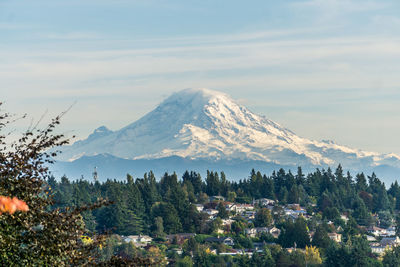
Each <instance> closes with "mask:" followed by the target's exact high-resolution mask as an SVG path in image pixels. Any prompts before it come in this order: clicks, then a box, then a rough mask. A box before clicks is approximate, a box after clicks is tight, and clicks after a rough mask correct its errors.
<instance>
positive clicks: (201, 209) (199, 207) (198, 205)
mask: <svg viewBox="0 0 400 267" xmlns="http://www.w3.org/2000/svg"><path fill="white" fill-rule="evenodd" d="M194 206H195V207H196V209H197V211H198V212H201V211H203V209H204V205H203V204H194Z"/></svg>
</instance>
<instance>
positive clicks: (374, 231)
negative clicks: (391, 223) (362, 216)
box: [366, 226, 387, 236]
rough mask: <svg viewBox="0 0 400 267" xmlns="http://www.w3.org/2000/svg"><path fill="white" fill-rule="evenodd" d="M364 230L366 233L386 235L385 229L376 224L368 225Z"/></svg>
mask: <svg viewBox="0 0 400 267" xmlns="http://www.w3.org/2000/svg"><path fill="white" fill-rule="evenodd" d="M366 230H367V232H368V233H370V234H372V235H374V236H386V235H387V232H386V229H383V228H379V227H376V226H372V227H368V228H367V229H366Z"/></svg>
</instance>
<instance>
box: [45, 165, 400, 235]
mask: <svg viewBox="0 0 400 267" xmlns="http://www.w3.org/2000/svg"><path fill="white" fill-rule="evenodd" d="M48 184H49V186H50V187H51V189H52V192H53V193H54V195H53V197H54V200H55V203H56V207H60V208H63V207H68V206H80V205H83V204H87V203H93V202H94V201H96V200H97V199H98V198H108V199H109V200H111V201H113V202H114V203H115V204H114V205H111V206H108V207H103V208H101V209H98V210H94V211H88V212H85V213H84V220H85V223H86V227H87V228H89V229H90V230H98V231H103V230H108V229H112V230H113V232H115V233H117V234H121V235H129V234H140V233H142V234H151V235H157V233H158V234H160V232H163V233H165V234H173V233H179V232H193V233H209V232H211V231H212V229H210V228H212V227H213V226H212V225H210V224H209V223H207V221H208V220H207V218H208V217H207V216H205V214H202V213H199V212H198V211H197V210H196V207H195V206H194V205H193V204H195V203H206V202H207V201H208V196H216V195H221V196H223V197H225V198H226V200H227V201H231V202H238V203H251V202H252V201H253V200H254V199H258V198H269V199H273V200H277V201H279V203H280V204H286V203H299V204H300V205H301V206H304V207H306V208H307V211H309V212H310V213H312V212H315V213H317V214H320V216H322V218H323V219H326V220H331V221H335V220H336V221H338V220H339V221H340V215H341V214H343V213H344V214H346V215H347V216H349V217H350V218H351V219H354V220H355V222H356V223H357V224H358V225H361V226H370V225H377V224H379V226H382V227H387V226H388V225H390V224H391V222H392V221H393V219H394V218H395V214H396V211H398V210H399V209H400V186H399V184H398V183H397V181H396V182H394V183H393V184H392V185H391V186H390V188H389V189H388V190H387V189H386V187H385V184H384V183H382V182H381V181H380V179H379V178H378V177H376V175H375V174H374V173H373V174H372V175H370V176H366V175H364V174H363V173H360V174H357V175H356V176H355V177H352V176H351V175H350V173H346V174H344V173H343V170H342V167H341V166H340V165H339V166H338V167H337V169H336V170H335V171H334V172H333V171H332V170H331V169H327V170H319V169H317V170H316V171H314V172H312V173H309V174H307V175H305V174H303V172H302V169H301V168H300V167H299V168H298V170H297V173H296V174H293V173H292V172H290V171H289V172H286V171H285V170H283V169H280V170H279V171H277V172H273V173H272V174H271V175H270V176H267V175H265V174H264V175H262V174H261V173H260V172H256V171H254V170H252V172H251V173H250V175H249V177H248V178H246V179H243V180H240V181H238V182H235V181H230V180H229V179H228V178H227V177H226V176H225V174H224V173H223V172H221V173H217V172H212V171H207V176H206V177H205V179H204V180H203V179H202V177H201V176H200V174H198V173H196V172H193V171H192V172H188V171H187V172H185V173H184V175H183V176H182V178H181V179H179V178H178V177H177V175H176V174H175V173H173V174H168V173H165V174H164V176H162V177H161V179H159V180H158V181H157V179H156V177H155V176H154V174H153V173H152V172H151V171H150V172H149V173H146V174H144V176H143V178H136V179H134V178H133V177H132V176H131V175H129V174H128V175H127V177H126V179H125V180H123V181H117V180H107V181H106V182H103V183H100V182H97V181H96V182H89V181H87V180H76V181H70V180H68V178H67V177H62V178H61V180H60V181H57V180H56V179H55V178H54V177H51V178H50V179H49V180H48ZM214 208H215V207H214ZM375 214H379V218H380V220H379V222H378V221H377V220H376V217H378V216H373V215H375Z"/></svg>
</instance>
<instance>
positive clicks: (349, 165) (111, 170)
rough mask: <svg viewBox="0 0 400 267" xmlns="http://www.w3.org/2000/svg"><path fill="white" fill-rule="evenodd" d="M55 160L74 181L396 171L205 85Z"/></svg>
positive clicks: (384, 157)
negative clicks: (209, 173)
mask: <svg viewBox="0 0 400 267" xmlns="http://www.w3.org/2000/svg"><path fill="white" fill-rule="evenodd" d="M57 160H58V162H57V163H56V164H55V165H54V166H52V170H53V172H54V173H55V174H57V175H62V174H66V175H67V176H72V178H78V177H81V175H83V176H84V177H87V176H90V175H91V172H92V171H93V168H94V167H95V166H97V168H98V169H99V174H100V177H101V178H102V179H105V178H123V177H124V176H125V175H126V173H132V174H136V175H141V174H143V173H144V172H146V171H149V170H153V171H154V172H155V173H156V174H158V175H161V174H162V173H163V172H165V171H169V172H173V171H176V172H178V173H180V172H183V171H185V170H186V169H188V170H194V171H198V172H200V173H204V172H205V171H206V170H207V169H210V170H215V171H217V170H218V171H225V173H227V174H228V175H230V177H231V178H232V179H242V178H246V177H247V176H248V173H249V172H250V170H251V169H252V168H255V169H256V170H261V171H264V172H270V171H272V170H274V169H278V168H281V167H283V168H285V169H292V170H294V169H296V168H297V166H302V167H303V169H308V170H312V169H315V168H328V167H331V168H335V167H336V166H337V165H338V164H342V166H343V167H344V168H345V169H347V170H350V171H354V172H355V171H365V172H372V171H375V172H376V173H377V174H378V175H381V176H383V177H382V178H383V179H384V180H386V181H392V180H393V179H394V178H397V177H396V174H400V157H399V156H398V155H395V154H379V153H374V152H366V151H361V150H358V149H353V148H349V147H346V146H342V145H338V144H336V143H335V142H332V141H313V140H309V139H306V138H303V137H299V136H297V135H296V134H295V133H293V132H292V131H290V130H288V129H286V128H284V127H282V126H281V125H279V124H278V123H275V122H273V121H271V120H269V119H267V118H266V117H264V116H260V115H257V114H254V113H253V112H251V111H250V110H248V109H247V108H246V107H244V106H242V105H239V104H238V103H237V102H236V101H234V100H233V99H231V98H230V97H229V96H228V95H226V94H223V93H221V92H217V91H212V90H208V89H185V90H183V91H180V92H177V93H174V94H172V95H171V96H170V97H169V98H167V99H166V100H164V101H163V102H162V103H161V104H160V105H159V106H157V107H156V108H155V109H154V110H153V111H151V112H149V113H148V114H147V115H145V116H144V117H142V118H141V119H139V120H137V121H136V122H134V123H132V124H130V125H128V126H126V127H124V128H122V129H120V130H118V131H111V130H109V129H107V128H106V127H105V126H102V127H99V128H97V129H96V130H95V131H94V132H93V133H92V134H91V135H89V137H88V138H87V139H85V140H81V141H77V142H75V143H74V144H72V145H70V146H66V147H64V148H63V149H62V153H61V154H60V155H59V156H58V157H57ZM78 170H79V171H80V173H79V172H78ZM267 174H268V173H267ZM77 176H78V177H77Z"/></svg>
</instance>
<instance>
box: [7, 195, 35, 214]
mask: <svg viewBox="0 0 400 267" xmlns="http://www.w3.org/2000/svg"><path fill="white" fill-rule="evenodd" d="M28 210H29V207H28V205H26V203H25V201H22V200H20V199H18V198H16V197H13V198H10V197H4V196H0V215H1V214H2V213H5V212H7V213H9V214H13V213H14V212H16V211H28Z"/></svg>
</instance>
